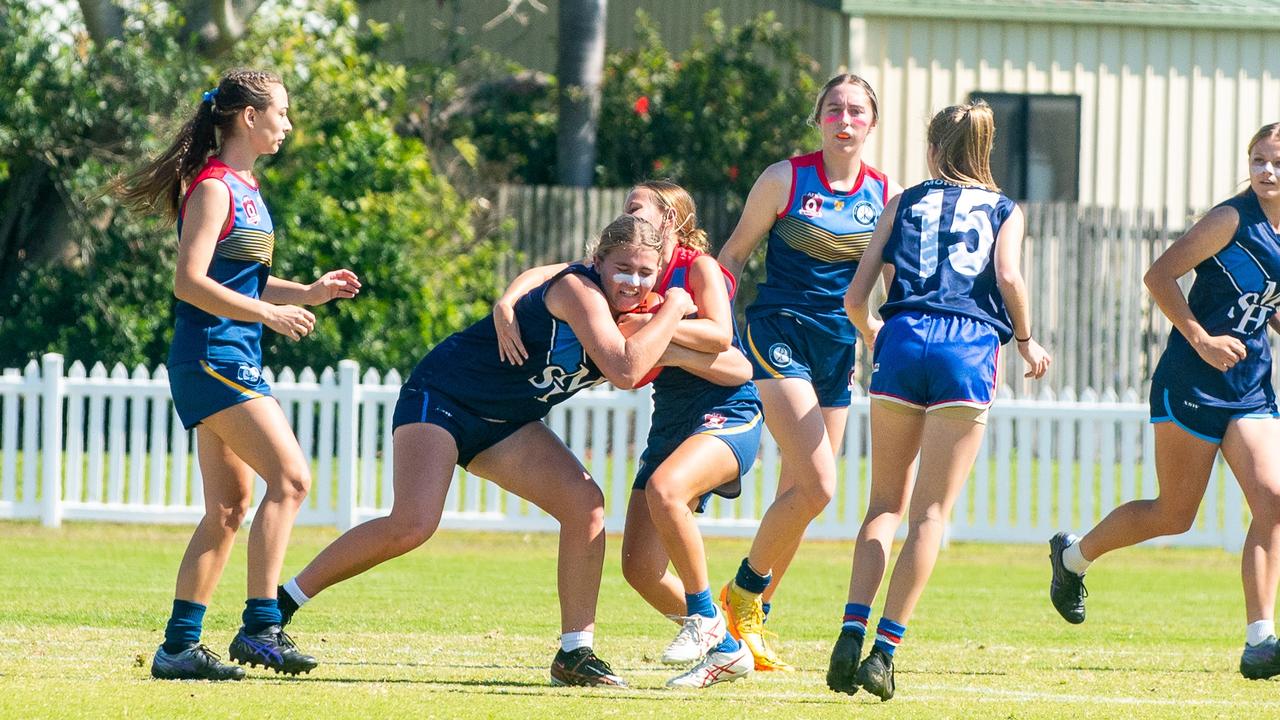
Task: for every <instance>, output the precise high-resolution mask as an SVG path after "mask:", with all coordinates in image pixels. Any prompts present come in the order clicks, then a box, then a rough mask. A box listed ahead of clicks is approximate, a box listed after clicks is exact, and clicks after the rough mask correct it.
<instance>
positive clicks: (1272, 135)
mask: <svg viewBox="0 0 1280 720" xmlns="http://www.w3.org/2000/svg"><path fill="white" fill-rule="evenodd" d="M1276 138H1280V122H1273V123H1268V124H1266V125H1263V126H1262V127H1260V128H1258V132H1256V133H1254V134H1253V137H1251V138H1249V144H1248V145H1245V147H1244V151H1245V154H1246V155H1247V154H1249V153H1251V152H1253V146H1254V145H1257V144H1258V143H1260V142H1262V141H1263V140H1273V139H1276Z"/></svg>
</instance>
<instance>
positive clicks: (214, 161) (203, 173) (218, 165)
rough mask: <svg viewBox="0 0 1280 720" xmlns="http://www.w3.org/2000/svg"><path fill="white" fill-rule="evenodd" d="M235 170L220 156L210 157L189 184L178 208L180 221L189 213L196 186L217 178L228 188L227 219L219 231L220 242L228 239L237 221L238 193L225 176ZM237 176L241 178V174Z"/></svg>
mask: <svg viewBox="0 0 1280 720" xmlns="http://www.w3.org/2000/svg"><path fill="white" fill-rule="evenodd" d="M234 172H235V171H234V170H232V169H231V168H230V167H229V166H228V165H227V164H226V163H224V162H222V161H221V160H219V159H218V158H216V157H211V158H209V160H208V161H207V162H206V163H205V165H204V167H203V168H200V172H199V173H197V174H196V177H195V179H194V180H192V181H191V184H190V185H188V186H187V192H186V193H185V194H184V195H183V196H182V206H181V207H180V208H179V209H178V219H179V221H181V219H182V218H183V217H184V216H185V215H186V214H187V201H188V200H190V199H191V193H193V192H195V189H196V186H197V185H199V184H200V183H202V182H204V181H205V180H217V181H218V182H220V183H222V185H223V186H224V187H226V188H227V219H226V220H225V221H224V222H223V223H222V231H221V232H219V233H218V242H222V241H223V240H224V239H226V237H227V236H228V235H230V234H231V226H232V225H234V224H235V221H236V194H235V191H233V190H232V189H231V186H230V185H228V184H227V181H226V180H224V179H223V176H225V175H226V174H227V173H234ZM236 177H237V178H240V176H239V175H237V176H236ZM240 179H243V178H240Z"/></svg>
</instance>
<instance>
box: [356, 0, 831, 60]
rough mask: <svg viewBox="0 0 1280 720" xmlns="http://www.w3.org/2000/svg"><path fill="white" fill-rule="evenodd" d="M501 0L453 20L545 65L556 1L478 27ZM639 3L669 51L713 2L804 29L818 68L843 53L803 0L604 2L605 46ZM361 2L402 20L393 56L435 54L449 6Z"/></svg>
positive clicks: (620, 37) (617, 38)
mask: <svg viewBox="0 0 1280 720" xmlns="http://www.w3.org/2000/svg"><path fill="white" fill-rule="evenodd" d="M509 4H510V3H509V2H508V1H507V0H466V2H463V3H461V4H460V5H461V13H460V16H459V17H458V18H457V20H458V21H459V24H460V25H461V26H462V27H465V28H467V30H468V34H469V37H470V39H472V40H473V41H474V42H476V43H478V44H480V45H481V46H483V47H486V48H489V49H492V50H497V51H499V52H501V53H502V54H503V55H506V56H507V57H509V58H511V59H513V60H515V61H516V62H518V63H520V64H521V65H524V66H526V67H531V68H536V69H539V70H545V71H547V72H551V71H553V70H554V69H555V64H556V44H555V42H556V13H557V12H558V11H559V6H560V3H559V2H558V1H557V0H541V4H542V5H544V6H545V7H546V8H547V12H546V13H540V12H537V11H536V10H534V9H532V8H531V7H530V6H529V5H528V4H527V3H526V4H524V6H523V10H522V11H521V13H522V14H523V15H524V16H525V17H526V18H527V20H528V24H527V25H521V24H520V23H519V22H517V21H516V20H514V19H512V18H508V19H506V20H504V21H503V22H501V23H498V24H497V25H495V26H494V27H493V28H492V29H489V30H484V29H483V26H484V25H485V24H486V23H488V22H489V21H490V20H492V19H494V18H495V17H497V16H498V15H501V14H502V12H503V11H504V10H506V9H507V7H508V5H509ZM641 7H642V8H643V9H644V11H645V12H646V13H648V15H649V17H651V18H653V20H655V21H656V22H657V23H658V27H659V28H660V30H661V32H662V38H663V42H664V43H666V45H667V47H669V48H671V50H672V51H674V52H680V51H682V50H684V49H686V48H688V47H689V44H690V42H691V40H692V38H693V36H694V35H695V34H701V32H702V27H703V17H704V16H705V15H706V14H707V13H708V12H709V11H711V10H712V9H714V8H719V9H720V14H721V16H722V17H723V18H724V21H725V23H726V24H727V25H729V26H730V27H733V26H735V25H741V24H742V23H744V22H746V21H747V20H750V19H751V18H754V17H755V16H757V15H759V14H760V13H763V12H766V11H772V12H773V13H774V14H776V15H777V16H778V20H780V21H781V22H782V23H783V24H784V25H786V26H787V27H789V28H792V29H795V30H798V31H800V32H802V33H804V37H805V49H806V51H807V52H808V53H809V54H810V55H812V56H813V57H814V58H815V59H816V60H818V61H819V62H820V63H821V64H822V67H823V68H824V71H825V70H826V69H832V68H835V67H838V66H840V65H842V64H844V63H845V58H846V57H847V56H848V52H849V49H848V48H849V42H848V24H847V23H846V22H845V21H844V16H843V15H841V14H840V13H839V12H836V11H834V10H828V9H825V8H822V7H820V6H817V5H814V4H813V3H810V2H804V1H803V0H787V1H786V2H775V1H773V0H727V1H722V2H715V1H713V0H609V6H608V13H607V14H606V24H607V26H608V27H607V29H606V39H605V42H606V46H607V47H608V48H609V49H617V48H623V47H629V46H631V45H632V44H633V42H634V40H635V31H634V30H633V28H634V26H635V17H636V9H637V8H641ZM361 8H362V12H363V13H364V14H365V15H366V16H367V17H369V18H372V19H374V20H378V21H380V22H396V23H403V25H404V28H405V31H406V32H405V35H404V37H403V39H402V40H401V41H399V42H397V43H395V44H394V45H393V47H392V54H393V55H394V56H395V57H396V58H397V59H400V60H406V59H422V58H428V57H439V56H440V55H439V54H440V53H441V50H442V47H443V44H444V39H443V38H444V34H443V28H445V27H446V25H445V24H444V23H446V22H447V21H451V20H453V18H452V17H451V10H450V8H449V4H448V3H446V4H445V7H443V8H441V7H440V6H439V4H438V3H436V2H434V1H431V2H428V1H426V0H367V1H366V2H362V3H361Z"/></svg>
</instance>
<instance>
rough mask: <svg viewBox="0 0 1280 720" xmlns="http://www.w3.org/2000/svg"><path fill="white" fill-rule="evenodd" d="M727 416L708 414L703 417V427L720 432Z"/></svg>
mask: <svg viewBox="0 0 1280 720" xmlns="http://www.w3.org/2000/svg"><path fill="white" fill-rule="evenodd" d="M725 419H726V418H725V416H723V415H721V414H720V413H707V414H706V415H703V416H702V427H704V428H706V429H708V430H720V429H721V428H723V427H724V421H725Z"/></svg>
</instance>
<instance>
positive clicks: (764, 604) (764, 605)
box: [760, 603, 773, 622]
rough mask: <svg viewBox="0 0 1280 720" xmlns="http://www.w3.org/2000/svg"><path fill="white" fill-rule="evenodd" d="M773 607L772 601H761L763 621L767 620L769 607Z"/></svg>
mask: <svg viewBox="0 0 1280 720" xmlns="http://www.w3.org/2000/svg"><path fill="white" fill-rule="evenodd" d="M771 607H773V603H761V604H760V609H761V610H764V621H765V622H769V608H771Z"/></svg>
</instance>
